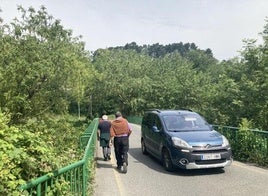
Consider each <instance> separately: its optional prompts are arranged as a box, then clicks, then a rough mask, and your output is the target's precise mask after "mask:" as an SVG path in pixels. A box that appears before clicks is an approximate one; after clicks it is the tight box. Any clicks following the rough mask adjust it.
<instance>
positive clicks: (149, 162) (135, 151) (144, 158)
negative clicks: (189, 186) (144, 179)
mask: <svg viewBox="0 0 268 196" xmlns="http://www.w3.org/2000/svg"><path fill="white" fill-rule="evenodd" d="M128 153H129V155H131V156H132V157H133V158H135V159H136V160H137V161H138V162H140V163H142V164H144V165H146V166H147V167H148V168H150V169H153V170H156V171H157V172H161V173H166V174H170V175H179V176H200V175H215V174H222V173H225V171H224V169H222V168H212V169H194V170H186V169H179V168H178V169H176V170H175V171H173V172H168V171H166V170H165V169H164V167H163V166H162V163H161V161H159V160H158V159H156V158H155V157H153V156H151V155H144V154H142V151H141V148H130V149H129V151H128Z"/></svg>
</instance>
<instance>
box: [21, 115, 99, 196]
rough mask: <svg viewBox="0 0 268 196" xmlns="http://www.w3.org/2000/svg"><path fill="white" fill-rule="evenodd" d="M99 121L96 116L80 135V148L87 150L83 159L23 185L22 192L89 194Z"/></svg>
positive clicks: (26, 193)
mask: <svg viewBox="0 0 268 196" xmlns="http://www.w3.org/2000/svg"><path fill="white" fill-rule="evenodd" d="M98 123H99V120H98V118H95V119H94V120H93V121H92V122H91V124H90V125H89V126H88V128H87V129H86V130H85V132H84V133H83V134H82V135H81V137H80V148H81V149H84V150H85V153H84V157H83V159H82V160H80V161H78V162H75V163H73V164H71V165H68V166H66V167H64V168H61V169H59V170H56V171H53V172H51V173H48V174H46V175H44V176H41V177H39V178H37V179H34V180H32V181H30V182H29V183H27V184H25V185H22V186H21V187H20V190H21V191H22V194H23V195H37V196H41V195H62V193H63V192H64V195H83V196H85V195H87V189H88V188H87V187H88V181H89V175H90V173H91V172H92V171H91V168H92V164H93V163H94V153H95V149H96V148H95V147H96V135H97V128H98ZM57 185H60V186H57ZM59 187H60V188H59ZM67 193H68V194H67Z"/></svg>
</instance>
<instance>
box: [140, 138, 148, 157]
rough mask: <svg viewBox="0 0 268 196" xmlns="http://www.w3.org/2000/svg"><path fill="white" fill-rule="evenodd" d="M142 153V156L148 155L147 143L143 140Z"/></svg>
mask: <svg viewBox="0 0 268 196" xmlns="http://www.w3.org/2000/svg"><path fill="white" fill-rule="evenodd" d="M141 151H142V154H145V155H146V154H148V152H147V149H146V146H145V143H144V141H143V140H141Z"/></svg>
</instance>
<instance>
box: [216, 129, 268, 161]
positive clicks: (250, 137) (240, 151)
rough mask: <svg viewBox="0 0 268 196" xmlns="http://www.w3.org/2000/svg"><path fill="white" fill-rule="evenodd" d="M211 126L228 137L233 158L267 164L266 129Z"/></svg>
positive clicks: (267, 140)
mask: <svg viewBox="0 0 268 196" xmlns="http://www.w3.org/2000/svg"><path fill="white" fill-rule="evenodd" d="M213 128H214V129H215V130H217V131H219V132H220V133H222V134H223V135H225V136H226V137H227V138H228V140H229V142H230V144H231V146H232V151H233V155H234V158H235V159H237V160H240V161H250V162H254V163H257V164H260V165H264V166H268V131H260V130H254V129H246V130H244V129H240V128H237V127H230V126H221V125H213Z"/></svg>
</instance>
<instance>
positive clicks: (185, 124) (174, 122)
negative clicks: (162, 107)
mask: <svg viewBox="0 0 268 196" xmlns="http://www.w3.org/2000/svg"><path fill="white" fill-rule="evenodd" d="M163 120H164V123H165V126H166V128H167V130H168V131H195V130H197V131H200V130H210V128H209V125H208V123H207V122H206V121H205V120H204V119H203V118H202V117H201V116H199V115H197V114H192V113H191V114H179V115H166V116H163Z"/></svg>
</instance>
